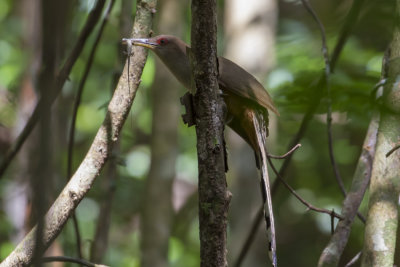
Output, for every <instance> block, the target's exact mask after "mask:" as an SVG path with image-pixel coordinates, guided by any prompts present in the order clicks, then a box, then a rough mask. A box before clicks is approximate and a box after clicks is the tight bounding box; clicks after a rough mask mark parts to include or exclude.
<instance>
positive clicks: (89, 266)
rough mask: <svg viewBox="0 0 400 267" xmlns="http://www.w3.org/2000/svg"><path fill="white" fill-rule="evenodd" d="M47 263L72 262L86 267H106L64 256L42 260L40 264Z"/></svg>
mask: <svg viewBox="0 0 400 267" xmlns="http://www.w3.org/2000/svg"><path fill="white" fill-rule="evenodd" d="M47 262H72V263H76V264H80V265H83V266H87V267H108V266H107V265H102V264H96V263H92V262H90V261H87V260H83V259H75V258H71V257H66V256H53V257H44V258H42V263H47Z"/></svg>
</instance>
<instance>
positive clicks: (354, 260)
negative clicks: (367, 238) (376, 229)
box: [344, 251, 362, 267]
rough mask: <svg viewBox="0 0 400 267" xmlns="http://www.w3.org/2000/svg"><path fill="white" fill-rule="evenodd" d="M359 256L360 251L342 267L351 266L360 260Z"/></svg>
mask: <svg viewBox="0 0 400 267" xmlns="http://www.w3.org/2000/svg"><path fill="white" fill-rule="evenodd" d="M361 255H362V251H360V252H358V253H357V254H356V255H355V256H354V257H353V258H352V259H351V260H350V261H349V262H348V263H347V264H346V265H345V266H344V267H350V266H353V265H354V264H355V263H356V262H357V261H358V260H359V259H360V258H361Z"/></svg>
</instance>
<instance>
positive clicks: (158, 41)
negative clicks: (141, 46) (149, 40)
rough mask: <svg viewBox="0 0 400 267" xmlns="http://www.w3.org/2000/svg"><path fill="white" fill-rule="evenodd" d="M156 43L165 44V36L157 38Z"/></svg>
mask: <svg viewBox="0 0 400 267" xmlns="http://www.w3.org/2000/svg"><path fill="white" fill-rule="evenodd" d="M157 43H158V44H159V45H165V44H167V43H168V40H167V39H166V38H160V39H158V40H157Z"/></svg>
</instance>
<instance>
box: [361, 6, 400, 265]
mask: <svg viewBox="0 0 400 267" xmlns="http://www.w3.org/2000/svg"><path fill="white" fill-rule="evenodd" d="M396 4H397V7H396V13H397V14H396V25H395V29H394V33H393V39H392V43H391V45H390V56H389V62H388V66H387V67H388V72H387V73H388V77H387V82H386V84H385V87H384V92H383V106H382V108H381V121H380V124H379V130H378V139H377V148H376V154H375V158H374V162H373V169H372V176H371V184H370V187H369V189H370V200H369V209H368V218H367V224H366V228H365V243H364V250H363V257H362V266H365V267H367V266H379V267H385V266H388V267H389V266H390V267H392V266H393V262H394V251H395V244H396V231H397V223H398V201H399V192H400V184H399V179H400V168H399V166H400V151H399V150H397V151H395V152H394V153H392V154H391V155H389V156H387V153H388V152H389V151H390V150H391V149H392V148H393V147H394V146H395V145H396V144H398V141H399V140H400V124H399V122H400V82H399V81H398V78H397V77H398V76H399V74H400V64H399V60H398V58H399V56H400V23H399V22H400V1H399V0H397V1H396Z"/></svg>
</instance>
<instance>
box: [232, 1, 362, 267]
mask: <svg viewBox="0 0 400 267" xmlns="http://www.w3.org/2000/svg"><path fill="white" fill-rule="evenodd" d="M364 1H365V0H355V1H353V4H352V6H351V8H350V11H349V13H348V14H347V16H346V19H345V23H344V25H343V27H342V29H341V33H340V36H339V38H338V41H337V42H336V45H335V49H334V51H333V53H332V56H331V59H330V71H331V72H333V71H334V70H335V67H336V63H337V60H338V59H339V55H340V53H341V52H342V50H343V47H344V45H345V43H346V42H347V40H348V38H349V35H350V33H351V32H352V30H353V28H354V26H355V25H356V24H357V23H356V22H357V19H358V16H359V14H360V11H361V7H362V4H363V3H364ZM322 81H323V80H322V79H320V81H319V82H318V86H321V82H322ZM316 92H317V93H316V94H315V95H314V97H315V99H314V101H313V103H314V104H312V105H310V107H309V109H308V110H307V112H306V114H305V115H304V117H303V120H302V121H301V124H300V128H299V130H298V131H297V133H296V135H295V136H294V137H293V138H292V140H291V142H290V143H289V146H288V150H290V149H291V148H292V147H293V146H295V145H296V144H298V143H299V142H300V140H301V138H302V137H303V136H304V133H305V131H306V129H307V127H308V124H309V123H310V121H311V119H312V118H313V115H314V113H315V111H316V110H317V107H318V104H317V103H319V102H320V100H321V97H322V94H321V93H320V92H319V91H316ZM292 155H293V154H289V155H288V157H287V158H286V159H285V161H284V162H283V164H282V166H281V168H280V170H279V174H280V176H282V177H284V176H285V175H284V174H285V172H286V170H287V169H288V167H289V164H290V161H291V159H292ZM279 184H280V183H279V181H278V179H277V180H275V181H274V183H273V185H272V190H271V192H272V194H275V192H276V191H277V189H278V185H279ZM255 220H258V223H254V224H253V225H259V223H260V221H261V220H262V217H261V218H260V217H257V218H255ZM252 231H253V229H250V231H249V235H248V237H247V238H246V240H247V241H246V242H245V244H247V243H248V240H251V239H252V238H251V236H252V235H251V233H252ZM249 242H250V243H251V241H249ZM246 248H247V247H246V246H244V247H243V248H242V250H241V252H240V253H239V255H241V256H242V254H244V255H243V256H242V258H244V257H245V254H246V253H245V250H246ZM235 267H240V264H239V265H235Z"/></svg>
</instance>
